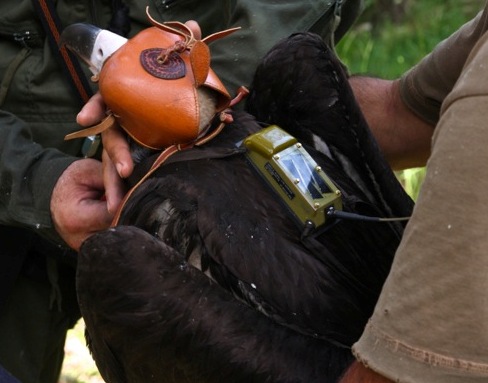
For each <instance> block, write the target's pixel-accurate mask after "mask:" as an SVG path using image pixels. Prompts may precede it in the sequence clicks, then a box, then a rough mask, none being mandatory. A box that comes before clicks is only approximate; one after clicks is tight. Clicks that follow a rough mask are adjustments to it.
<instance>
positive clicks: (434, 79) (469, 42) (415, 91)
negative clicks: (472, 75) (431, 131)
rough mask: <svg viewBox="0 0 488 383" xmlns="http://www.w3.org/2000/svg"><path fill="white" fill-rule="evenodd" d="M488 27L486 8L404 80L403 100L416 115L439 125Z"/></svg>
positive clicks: (401, 87)
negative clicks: (443, 109) (445, 104)
mask: <svg viewBox="0 0 488 383" xmlns="http://www.w3.org/2000/svg"><path fill="white" fill-rule="evenodd" d="M487 28H488V12H487V9H486V7H485V9H484V11H482V12H480V13H479V14H478V15H477V16H476V17H475V18H474V19H473V20H471V21H470V22H468V23H466V24H465V25H463V26H462V27H461V28H460V29H459V30H458V31H457V32H455V33H454V34H452V35H451V36H450V37H448V38H447V39H445V40H444V41H442V42H441V43H439V44H438V45H437V46H436V47H435V49H434V50H433V51H432V52H431V53H430V54H429V55H427V56H426V57H425V58H424V59H422V60H421V61H420V62H419V63H418V64H417V65H416V66H414V67H413V68H412V69H410V71H408V72H407V73H406V74H405V75H404V76H403V77H402V79H401V86H400V91H401V95H402V98H403V100H404V102H405V103H406V105H407V106H408V107H409V108H410V109H411V110H412V111H413V112H414V113H415V114H417V115H418V116H419V117H421V118H422V119H424V120H426V121H428V122H430V123H433V124H436V123H437V121H438V120H439V111H440V108H441V105H442V102H443V101H444V99H445V97H446V96H447V94H449V92H450V91H451V90H452V88H453V87H454V84H455V83H456V81H457V79H458V78H459V75H460V73H461V71H462V69H463V67H464V64H465V63H466V59H467V58H468V55H469V52H470V51H471V50H472V48H473V46H474V45H475V44H476V42H477V41H478V40H479V38H480V37H481V36H482V35H483V34H484V33H485V32H486V30H487Z"/></svg>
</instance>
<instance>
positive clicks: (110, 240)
mask: <svg viewBox="0 0 488 383" xmlns="http://www.w3.org/2000/svg"><path fill="white" fill-rule="evenodd" d="M78 267H79V270H78V277H77V287H78V291H79V301H80V306H81V310H82V313H83V316H84V318H86V320H87V323H86V325H87V329H88V330H89V332H90V337H91V339H92V343H91V348H92V353H93V355H94V358H95V360H96V361H97V365H98V367H99V369H100V372H101V374H102V376H103V377H104V379H106V380H107V382H124V381H128V382H131V383H138V382H145V383H147V382H162V381H164V382H174V383H176V382H178V383H181V382H195V383H196V382H199V383H210V382H215V383H217V382H223V381H228V382H236V383H238V382H243V383H244V382H246V383H247V382H251V381H252V382H268V381H273V382H283V383H284V382H300V381H303V382H307V383H311V382H328V381H330V382H332V381H335V379H337V378H338V376H339V375H340V373H341V371H342V370H343V369H344V368H345V366H347V365H348V364H349V363H350V361H351V355H350V351H349V350H348V349H341V348H338V347H336V346H333V345H331V344H329V343H327V342H324V341H321V340H319V339H311V338H309V337H303V336H301V335H300V334H298V333H296V332H294V331H290V330H289V329H286V328H284V327H282V326H279V325H276V324H275V323H273V322H272V321H271V320H269V318H266V317H264V316H262V315H260V314H259V313H257V312H256V311H255V310H253V309H251V308H250V307H248V306H247V305H244V304H242V303H240V302H238V301H236V300H235V298H234V297H233V296H232V295H231V294H229V292H228V291H226V290H224V289H223V288H222V287H220V286H219V285H217V284H216V283H214V282H212V281H211V280H210V279H209V278H207V277H206V276H205V275H204V274H203V273H202V272H200V271H199V270H197V269H195V268H193V267H192V266H190V265H189V264H188V263H186V261H185V260H184V257H183V256H181V255H180V254H178V253H177V252H176V251H174V249H172V248H170V247H168V246H167V245H165V244H164V243H163V242H162V241H158V240H156V239H155V238H154V237H153V236H151V235H150V234H148V233H146V232H145V231H143V230H140V229H138V228H135V227H125V226H119V227H117V228H115V229H111V230H108V231H105V232H103V233H100V234H96V235H94V236H92V237H91V238H90V239H88V240H87V241H86V242H85V243H84V244H83V246H82V248H81V252H80V259H79V266H78ZM108 350H113V352H112V351H110V352H108ZM297 355H300V357H297ZM305 355H306V357H303V356H305ZM116 360H120V361H123V363H117V362H115V361H116ZM324 360H327V361H328V363H324V362H323V361H324Z"/></svg>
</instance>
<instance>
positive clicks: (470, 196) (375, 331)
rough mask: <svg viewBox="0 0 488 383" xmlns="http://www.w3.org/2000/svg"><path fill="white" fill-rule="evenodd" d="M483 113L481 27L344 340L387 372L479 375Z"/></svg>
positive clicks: (452, 377) (484, 290)
mask: <svg viewBox="0 0 488 383" xmlns="http://www.w3.org/2000/svg"><path fill="white" fill-rule="evenodd" d="M441 56H442V55H440V56H439V57H441ZM487 114H488V33H487V34H485V35H483V36H482V38H481V39H480V40H479V41H478V44H477V45H476V46H475V47H474V49H473V51H472V52H471V55H470V56H469V58H468V61H467V65H466V67H465V68H464V69H463V71H462V74H461V76H460V78H459V81H458V82H457V83H456V85H455V86H454V89H453V90H452V92H451V93H450V94H449V96H448V97H447V98H446V100H445V102H444V104H443V106H442V111H441V119H440V121H439V123H438V125H437V128H436V131H435V134H434V138H433V150H432V155H431V158H430V159H429V162H428V164H427V176H426V180H425V183H424V185H423V187H422V190H421V193H420V196H419V199H418V203H417V206H416V207H415V210H414V214H413V217H412V219H411V220H410V222H409V224H408V226H407V229H406V231H405V235H404V238H403V240H402V243H401V245H400V248H399V249H398V252H397V254H396V257H395V262H394V265H393V267H392V271H391V273H390V275H389V277H388V280H387V282H386V283H385V286H384V289H383V292H382V294H381V297H380V300H379V302H378V305H377V307H376V310H375V313H374V315H373V317H372V318H371V320H370V322H369V324H368V326H367V328H366V330H365V332H364V334H363V336H362V338H361V339H360V340H359V342H358V343H356V344H355V346H354V352H355V354H356V356H357V357H358V358H359V359H360V360H362V361H363V362H364V363H365V364H367V365H368V366H370V367H371V368H372V369H374V370H376V371H378V372H380V373H381V374H382V375H385V376H387V377H389V378H390V379H392V380H394V381H398V382H408V383H410V382H415V383H423V382H425V383H437V382H442V383H461V382H462V383H470V382H488V117H487Z"/></svg>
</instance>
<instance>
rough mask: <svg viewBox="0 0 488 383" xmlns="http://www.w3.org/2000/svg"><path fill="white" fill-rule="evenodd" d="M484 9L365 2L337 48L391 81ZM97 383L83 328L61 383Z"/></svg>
mask: <svg viewBox="0 0 488 383" xmlns="http://www.w3.org/2000/svg"><path fill="white" fill-rule="evenodd" d="M483 5H484V2H483V1H475V0H366V1H365V9H364V12H363V14H362V16H361V17H360V19H359V20H358V22H357V23H356V24H355V26H354V27H353V28H352V29H351V31H350V32H349V33H348V34H347V35H346V36H345V37H344V38H343V39H342V40H341V42H340V43H339V44H338V46H337V52H338V54H339V56H340V57H341V59H342V60H343V61H344V63H346V65H347V66H348V67H349V69H350V71H351V73H355V74H366V75H371V76H376V77H381V78H387V79H393V78H396V77H398V76H400V75H401V74H402V73H404V72H405V71H406V70H408V69H409V68H410V67H411V66H413V65H414V64H415V63H416V62H418V61H419V60H420V59H421V58H422V57H423V56H425V55H426V54H427V53H428V52H429V51H430V50H431V49H432V48H433V47H434V46H435V45H436V44H437V43H438V42H440V41H441V40H442V39H444V38H445V37H447V36H448V35H449V34H451V33H452V32H453V31H455V30H456V29H457V28H458V27H459V26H461V25H462V24H464V23H465V22H466V21H468V20H469V19H470V18H471V17H473V16H474V15H475V14H476V13H477V12H478V11H479V10H480V9H481V7H482V6H483ZM423 174H424V170H423V169H409V170H407V171H404V172H400V173H398V174H397V175H398V177H399V179H400V180H401V182H402V183H403V185H404V187H405V188H406V190H407V192H408V193H409V194H410V195H412V196H413V197H414V198H415V197H416V195H417V193H418V190H419V188H420V185H421V183H422V179H423ZM99 382H102V380H101V378H100V377H99V375H98V373H97V370H96V367H95V365H94V363H93V361H92V359H91V357H90V356H89V354H88V352H87V350H86V347H85V342H84V339H83V323H82V322H80V323H79V324H78V325H77V326H76V328H75V329H74V330H72V331H70V333H69V334H68V341H67V344H66V360H65V364H64V367H63V376H62V379H61V381H60V383H99Z"/></svg>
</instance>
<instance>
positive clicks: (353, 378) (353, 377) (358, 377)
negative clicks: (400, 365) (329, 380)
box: [339, 361, 393, 383]
mask: <svg viewBox="0 0 488 383" xmlns="http://www.w3.org/2000/svg"><path fill="white" fill-rule="evenodd" d="M339 383H393V381H392V380H390V379H387V378H385V377H384V376H381V375H379V374H377V373H376V372H374V371H373V370H371V369H369V368H367V367H366V366H364V365H363V364H361V363H359V362H358V361H355V362H353V363H352V365H351V366H350V367H349V368H348V369H347V371H346V373H345V374H344V376H343V377H342V379H341V380H340V381H339Z"/></svg>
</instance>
